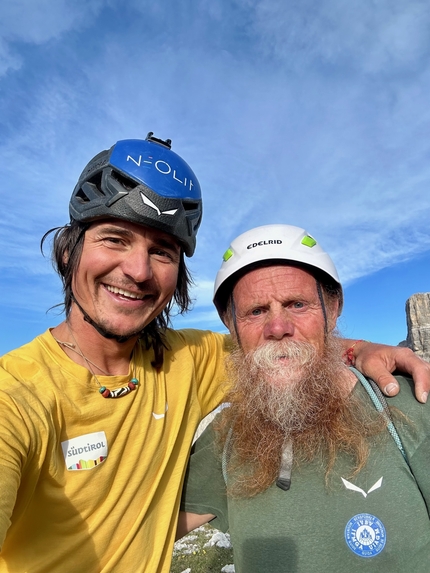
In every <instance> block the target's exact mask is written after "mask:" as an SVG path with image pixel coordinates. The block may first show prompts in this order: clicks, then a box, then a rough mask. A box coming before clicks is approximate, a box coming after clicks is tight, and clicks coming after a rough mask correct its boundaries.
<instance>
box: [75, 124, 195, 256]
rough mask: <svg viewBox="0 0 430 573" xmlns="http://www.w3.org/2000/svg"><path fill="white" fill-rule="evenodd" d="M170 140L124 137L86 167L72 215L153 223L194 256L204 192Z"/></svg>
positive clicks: (84, 218) (80, 218)
mask: <svg viewBox="0 0 430 573" xmlns="http://www.w3.org/2000/svg"><path fill="white" fill-rule="evenodd" d="M171 143H172V142H171V140H170V139H166V140H165V141H163V140H161V139H157V138H156V137H154V136H153V133H152V132H149V133H148V135H147V137H146V139H145V140H142V139H124V140H122V141H118V142H117V143H116V144H115V145H113V146H112V147H111V148H110V149H108V150H105V151H102V152H101V153H99V154H98V155H96V156H95V157H94V158H93V159H91V161H90V162H89V163H88V165H87V166H86V167H85V169H84V170H83V172H82V173H81V176H80V177H79V181H78V183H77V185H76V187H75V189H74V191H73V194H72V197H71V199H70V206H69V212H70V217H71V219H73V220H75V221H79V222H82V223H86V222H92V221H96V220H97V219H105V218H107V217H113V218H116V219H123V220H125V221H130V222H132V223H137V224H139V225H145V226H149V227H154V228H156V229H159V230H160V231H163V232H165V233H168V234H169V235H172V236H173V237H175V238H176V239H177V240H178V241H179V243H180V244H181V245H182V247H183V249H184V252H185V254H186V255H187V256H188V257H191V256H192V255H193V253H194V250H195V248H196V235H197V230H198V228H199V226H200V222H201V219H202V195H201V190H200V185H199V182H198V180H197V178H196V176H195V175H194V173H193V171H192V170H191V168H190V166H189V165H188V164H187V163H186V162H185V161H184V160H183V159H182V158H181V157H179V155H177V154H176V153H174V152H173V151H172V150H171Z"/></svg>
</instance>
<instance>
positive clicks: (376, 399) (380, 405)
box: [349, 366, 409, 466]
mask: <svg viewBox="0 0 430 573" xmlns="http://www.w3.org/2000/svg"><path fill="white" fill-rule="evenodd" d="M349 369H350V370H351V371H352V372H353V373H354V374H355V375H356V376H357V378H358V379H359V381H360V382H361V385H362V386H363V388H364V389H365V390H366V392H367V393H368V394H369V397H370V399H371V400H372V402H373V405H374V406H375V408H376V409H377V410H378V412H380V413H381V414H382V415H383V416H384V418H385V421H386V423H387V429H388V431H389V432H390V434H391V436H392V438H393V440H394V441H395V442H396V445H397V447H398V448H399V450H400V452H401V454H402V456H403V458H404V459H405V462H406V463H407V464H408V466H409V462H408V458H407V456H406V452H405V450H404V448H403V444H402V441H401V439H400V436H399V434H398V433H397V430H396V427H395V425H394V423H393V420H392V417H391V412H390V409H389V407H388V404H387V400H386V399H385V396H384V395H383V394H382V392H381V390H380V389H379V387H378V386H377V384H376V383H375V382H374V381H373V380H372V379H371V378H365V377H364V376H363V374H362V373H361V372H360V371H359V370H357V369H356V368H354V367H353V366H350V367H349Z"/></svg>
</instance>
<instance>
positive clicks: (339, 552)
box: [178, 225, 430, 573]
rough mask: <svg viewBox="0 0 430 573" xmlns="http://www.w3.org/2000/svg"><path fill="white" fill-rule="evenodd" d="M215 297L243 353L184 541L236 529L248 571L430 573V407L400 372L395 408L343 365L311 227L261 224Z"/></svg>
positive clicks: (328, 266) (233, 369)
mask: <svg viewBox="0 0 430 573" xmlns="http://www.w3.org/2000/svg"><path fill="white" fill-rule="evenodd" d="M214 302H215V305H216V306H217V309H218V311H219V314H220V316H221V318H222V320H223V321H224V322H225V324H226V325H227V326H228V328H229V330H230V332H231V334H232V337H233V339H234V340H235V342H236V346H237V348H236V350H235V351H234V352H233V353H232V355H231V357H230V359H229V371H230V377H231V384H232V385H231V388H230V390H229V392H228V394H227V397H226V401H227V402H228V403H229V407H228V408H224V409H223V410H222V412H221V414H220V415H219V416H218V417H217V419H216V421H215V422H214V423H213V424H212V425H211V426H210V427H209V428H208V429H207V430H206V431H205V433H204V434H203V435H202V436H201V438H200V439H199V440H198V441H197V443H196V444H195V446H194V450H193V454H192V456H191V459H190V463H189V468H188V471H187V476H186V481H185V487H184V491H183V499H182V509H183V510H184V511H183V512H181V516H180V521H179V527H178V537H180V536H182V535H183V534H184V533H185V532H187V531H189V530H191V529H193V528H195V527H197V526H199V525H201V524H203V523H206V522H208V521H211V524H212V525H214V527H217V528H218V529H221V530H223V531H226V530H227V529H228V530H229V531H230V533H231V537H232V543H233V550H234V561H235V570H236V573H254V572H258V573H261V572H262V571H270V572H271V573H277V572H283V573H285V572H290V571H291V572H296V573H313V572H314V571H315V572H316V571H318V572H321V571H323V572H326V571H335V572H340V571H349V572H352V573H353V572H355V571H357V572H362V571H372V573H374V572H378V571H381V572H384V573H385V572H387V571H390V573H395V572H399V573H400V572H405V571H414V572H418V571H419V572H425V571H428V570H429V563H430V520H429V513H428V507H430V505H429V504H430V476H429V472H428V468H429V464H430V417H429V413H428V408H427V409H426V406H424V405H422V404H419V403H418V402H416V401H415V399H414V397H413V393H412V386H411V380H410V379H407V378H404V377H401V376H398V377H397V380H398V381H399V383H400V385H401V387H402V391H401V392H400V394H399V396H398V397H396V398H389V399H388V400H389V402H390V406H388V405H387V402H386V400H385V399H384V398H383V396H382V395H381V394H380V393H379V391H378V389H377V387H376V386H375V385H374V383H373V381H371V380H369V379H366V378H365V377H364V376H363V375H362V374H361V372H359V371H358V370H356V369H355V368H354V367H351V368H348V366H346V365H345V364H344V363H343V361H342V360H341V358H340V356H341V352H340V351H339V338H338V337H337V336H335V335H334V333H335V328H336V321H337V318H338V316H339V315H340V313H341V310H342V304H343V293H342V287H341V284H340V282H339V278H338V274H337V271H336V268H335V266H334V264H333V262H332V260H331V259H330V257H329V256H328V255H327V254H326V253H325V252H324V251H323V250H322V248H321V247H320V245H319V244H318V243H317V241H316V240H315V239H314V238H313V237H312V236H310V235H309V234H308V233H307V232H306V231H304V230H303V229H299V228H297V227H292V226H288V225H269V226H265V227H258V228H256V229H252V230H251V231H248V232H247V233H244V234H243V235H241V236H240V237H238V238H237V239H235V240H234V241H233V242H232V244H231V246H230V248H229V249H228V250H227V251H226V253H225V255H224V262H223V264H222V267H221V269H220V271H219V273H218V275H217V280H216V284H215V296H214Z"/></svg>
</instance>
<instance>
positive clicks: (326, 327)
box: [315, 279, 328, 336]
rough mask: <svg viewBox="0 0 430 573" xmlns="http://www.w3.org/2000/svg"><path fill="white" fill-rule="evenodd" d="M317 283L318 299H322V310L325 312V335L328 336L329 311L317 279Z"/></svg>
mask: <svg viewBox="0 0 430 573" xmlns="http://www.w3.org/2000/svg"><path fill="white" fill-rule="evenodd" d="M315 282H316V283H317V292H318V298H319V299H320V303H321V308H322V312H323V316H324V334H325V335H326V336H327V334H328V322H327V310H326V307H325V302H324V296H323V292H322V288H321V284H320V283H319V282H318V281H317V280H316V279H315Z"/></svg>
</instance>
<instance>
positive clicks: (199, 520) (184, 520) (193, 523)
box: [176, 511, 215, 541]
mask: <svg viewBox="0 0 430 573" xmlns="http://www.w3.org/2000/svg"><path fill="white" fill-rule="evenodd" d="M214 518H215V515H212V514H211V513H206V514H204V515H199V514H198V513H189V512H187V511H180V512H179V518H178V527H177V529H176V541H177V540H178V539H181V537H184V535H186V534H187V533H189V532H190V531H193V529H197V527H200V526H201V525H204V524H205V523H208V522H209V521H211V520H212V519H214Z"/></svg>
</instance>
